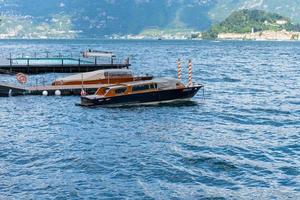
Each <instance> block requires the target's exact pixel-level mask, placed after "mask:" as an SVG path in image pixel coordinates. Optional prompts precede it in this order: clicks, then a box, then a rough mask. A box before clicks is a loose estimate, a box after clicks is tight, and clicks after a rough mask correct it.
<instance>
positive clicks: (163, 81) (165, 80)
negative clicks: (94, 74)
mask: <svg viewBox="0 0 300 200" xmlns="http://www.w3.org/2000/svg"><path fill="white" fill-rule="evenodd" d="M150 83H155V84H157V89H159V90H168V89H176V88H178V86H184V85H183V83H181V82H180V81H179V80H178V79H176V78H169V77H162V78H154V79H152V80H148V81H136V82H130V83H124V84H122V85H131V86H134V85H143V84H150Z"/></svg>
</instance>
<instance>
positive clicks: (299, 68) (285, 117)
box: [0, 40, 300, 199]
mask: <svg viewBox="0 0 300 200" xmlns="http://www.w3.org/2000/svg"><path fill="white" fill-rule="evenodd" d="M88 48H91V49H95V48H97V49H99V50H107V51H113V52H115V53H116V54H117V55H118V56H119V57H120V58H123V57H124V58H125V57H126V56H128V55H130V57H131V62H132V64H133V66H132V69H133V70H134V71H135V72H136V73H137V74H146V73H149V74H153V75H155V76H173V77H176V73H177V68H176V60H177V59H178V58H182V60H183V61H184V65H183V66H186V65H187V60H188V59H189V58H192V59H193V63H194V69H193V70H194V73H193V76H194V82H198V83H203V84H204V85H205V100H203V98H202V95H201V93H199V94H198V95H197V96H196V97H195V98H194V99H193V101H191V102H185V103H175V104H163V105H155V106H134V107H121V108H97V109H86V108H81V107H76V106H74V104H75V103H77V102H79V98H78V97H29V96H28V97H12V98H1V99H0V107H1V109H0V110H1V111H0V120H1V124H0V180H1V181H0V199H204V198H207V199H210V198H212V199H288V198H290V199H299V198H300V144H299V141H300V140H299V139H300V45H299V43H296V42H295V43H293V42H219V43H216V42H208V41H101V40H73V41H72V40H71V41H67V40H66V41H56V40H52V41H40V40H39V41H22V40H21V41H20V40H18V41H9V40H8V41H0V50H1V51H2V53H4V52H14V53H20V52H21V51H23V50H26V51H32V52H34V51H36V50H47V51H50V50H53V51H63V52H79V51H81V50H84V49H88ZM183 73H184V77H183V78H184V81H185V82H186V80H187V77H186V73H187V68H185V69H184V70H183ZM58 76H60V75H57V74H48V75H36V76H30V77H29V80H30V81H31V82H30V83H31V84H33V83H34V82H35V80H36V79H41V78H43V79H44V81H45V80H46V81H48V82H51V80H52V79H54V78H56V77H58ZM0 81H6V82H14V83H16V80H15V77H12V76H3V75H1V76H0Z"/></svg>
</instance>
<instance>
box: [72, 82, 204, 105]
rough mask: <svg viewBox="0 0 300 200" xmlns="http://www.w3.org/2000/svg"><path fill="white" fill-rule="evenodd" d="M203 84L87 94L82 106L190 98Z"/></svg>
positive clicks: (82, 100) (82, 98)
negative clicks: (127, 92) (119, 94)
mask: <svg viewBox="0 0 300 200" xmlns="http://www.w3.org/2000/svg"><path fill="white" fill-rule="evenodd" d="M202 87H203V86H202V85H199V86H193V87H188V88H183V89H172V90H162V91H153V92H146V93H138V94H129V95H122V96H115V97H104V98H101V97H96V96H86V97H81V103H80V104H78V105H80V106H87V107H91V106H106V105H123V104H124V105H128V104H143V103H151V102H164V101H171V100H177V99H188V98H192V97H193V96H195V95H196V94H197V92H198V91H199V90H200V89H201V88H202Z"/></svg>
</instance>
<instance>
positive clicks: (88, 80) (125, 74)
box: [52, 69, 153, 85]
mask: <svg viewBox="0 0 300 200" xmlns="http://www.w3.org/2000/svg"><path fill="white" fill-rule="evenodd" d="M152 78H153V77H152V76H134V75H133V73H132V72H131V71H130V70H128V69H105V70H97V71H93V72H86V73H80V74H75V75H72V76H67V77H64V78H60V79H56V80H55V81H54V82H53V83H52V85H90V84H93V85H94V84H118V83H125V82H132V81H141V80H151V79H152Z"/></svg>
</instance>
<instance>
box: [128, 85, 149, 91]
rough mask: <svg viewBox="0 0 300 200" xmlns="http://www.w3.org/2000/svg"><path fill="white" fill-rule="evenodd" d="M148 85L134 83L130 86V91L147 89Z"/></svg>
mask: <svg viewBox="0 0 300 200" xmlns="http://www.w3.org/2000/svg"><path fill="white" fill-rule="evenodd" d="M149 88H150V87H149V85H148V84H147V85H135V86H133V87H132V91H133V92H136V91H142V90H149Z"/></svg>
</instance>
